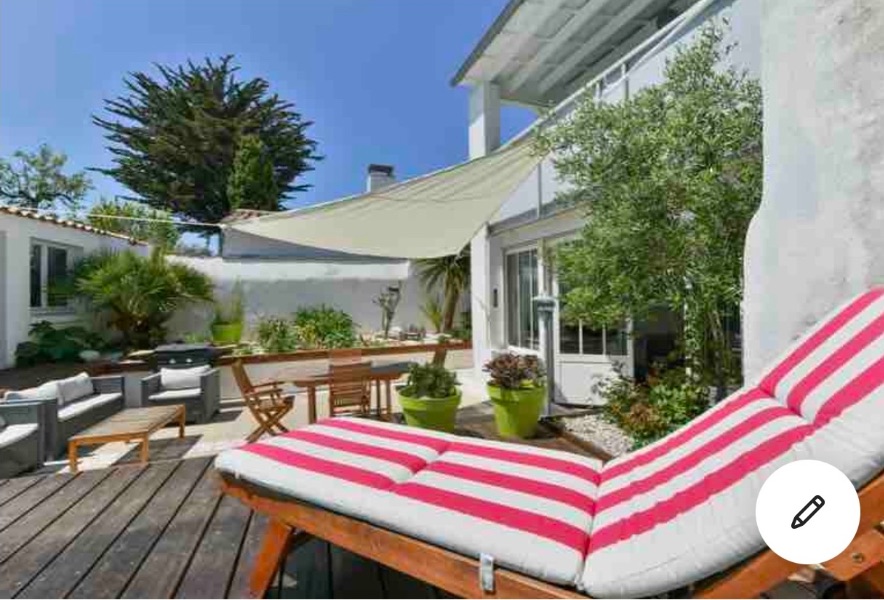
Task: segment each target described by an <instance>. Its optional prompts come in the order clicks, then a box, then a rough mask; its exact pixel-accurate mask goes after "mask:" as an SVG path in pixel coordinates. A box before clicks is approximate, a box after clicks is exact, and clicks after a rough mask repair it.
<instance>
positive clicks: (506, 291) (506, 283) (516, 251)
mask: <svg viewBox="0 0 884 600" xmlns="http://www.w3.org/2000/svg"><path fill="white" fill-rule="evenodd" d="M532 253H533V261H534V264H533V267H534V268H533V272H534V280H533V281H532V282H531V283H532V284H533V285H532V289H535V290H536V291H537V293H538V294H539V293H540V276H541V273H540V249H539V247H538V246H537V245H535V244H530V245H521V246H514V247H511V248H507V249H505V250H504V251H503V298H504V311H503V312H504V316H503V318H504V331H505V334H506V336H505V339H506V344H507V346H508V347H510V348H514V349H518V350H524V351H526V352H538V351H539V350H540V345H541V340H540V318H539V317H538V315H537V312H536V308H535V307H534V305H533V302H532V305H531V308H530V311H531V313H530V314H531V319H530V322H531V325H532V326H533V328H534V335H533V337H534V339H535V342H536V347H531V346H527V345H523V343H524V342H525V340H522V339H519V340H514V339H513V336H512V333H513V330H512V321H511V316H515V317H516V322H517V323H518V328H519V330H520V333H521V323H520V321H521V316H522V297H521V293H520V292H521V289H522V285H521V284H522V281H521V277H520V275H521V270H520V265H519V259H518V258H516V279H517V280H516V282H515V288H516V289H515V290H513V289H512V286H511V285H510V284H511V282H510V276H509V275H510V273H509V263H510V257H512V256H516V257H518V256H519V255H522V254H532ZM513 292H515V296H514V297H515V298H516V299H517V303H516V305H515V306H513V303H512V302H511V301H510V300H511V297H512V294H513ZM529 337H530V335H529Z"/></svg>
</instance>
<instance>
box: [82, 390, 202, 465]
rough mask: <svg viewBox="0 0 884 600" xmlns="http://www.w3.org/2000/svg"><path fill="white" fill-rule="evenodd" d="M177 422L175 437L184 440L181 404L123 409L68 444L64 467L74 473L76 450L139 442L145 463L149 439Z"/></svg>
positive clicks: (142, 459) (142, 460) (182, 407)
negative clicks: (107, 444)
mask: <svg viewBox="0 0 884 600" xmlns="http://www.w3.org/2000/svg"><path fill="white" fill-rule="evenodd" d="M176 420H177V421H178V437H179V438H183V437H184V421H185V410H184V405H183V404H174V405H171V406H151V407H148V408H126V409H123V410H121V411H120V412H118V413H117V414H115V415H113V416H110V417H108V418H107V419H105V420H104V421H102V422H101V423H97V424H95V425H93V426H92V427H89V428H88V429H84V430H83V431H81V432H80V433H78V434H77V435H75V436H73V437H72V438H70V439H69V440H68V463H69V464H70V467H71V472H72V473H76V472H77V448H79V447H80V446H88V445H93V444H106V443H108V442H132V441H138V440H140V441H141V462H142V464H146V463H147V459H148V456H149V452H150V451H149V446H148V444H149V442H150V436H151V434H153V433H154V432H155V431H156V430H158V429H160V428H161V427H163V426H164V425H167V424H168V423H171V422H172V421H176Z"/></svg>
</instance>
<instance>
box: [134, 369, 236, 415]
mask: <svg viewBox="0 0 884 600" xmlns="http://www.w3.org/2000/svg"><path fill="white" fill-rule="evenodd" d="M141 404H142V406H157V405H166V406H168V405H170V404H183V405H184V406H185V407H186V411H187V420H188V421H191V422H196V423H207V422H209V421H210V420H211V419H212V417H213V416H215V413H217V412H218V410H219V408H220V405H221V373H220V372H219V371H218V369H214V368H211V367H209V366H203V367H194V368H190V369H160V371H159V372H157V373H154V374H152V375H148V376H147V377H145V378H143V379H142V380H141Z"/></svg>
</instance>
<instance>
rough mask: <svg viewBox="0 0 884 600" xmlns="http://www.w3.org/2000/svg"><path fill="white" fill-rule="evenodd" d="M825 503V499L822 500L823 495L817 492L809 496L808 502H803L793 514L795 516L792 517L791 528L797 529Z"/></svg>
mask: <svg viewBox="0 0 884 600" xmlns="http://www.w3.org/2000/svg"><path fill="white" fill-rule="evenodd" d="M825 503H826V501H825V500H823V497H822V496H820V495H819V494H817V495H816V496H814V497H813V498H811V499H810V502H808V503H807V504H805V505H804V508H802V509H801V510H799V511H798V514H797V515H795V518H794V519H792V529H798V528H799V527H802V526H803V525H804V524H805V523H807V522H808V521H810V520H811V519H812V518H813V516H814V515H815V514H816V513H817V512H818V511H819V509H821V508H822V507H823V505H824V504H825Z"/></svg>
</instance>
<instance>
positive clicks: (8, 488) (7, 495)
mask: <svg viewBox="0 0 884 600" xmlns="http://www.w3.org/2000/svg"><path fill="white" fill-rule="evenodd" d="M41 479H43V475H32V476H30V477H16V478H15V479H7V480H6V484H5V485H4V486H3V487H2V488H0V506H3V505H4V504H6V503H7V502H9V501H10V500H12V499H13V498H15V497H16V496H18V495H19V494H21V493H22V492H23V491H25V490H26V489H28V488H29V487H31V486H32V485H34V484H35V483H37V482H38V481H40V480H41Z"/></svg>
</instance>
